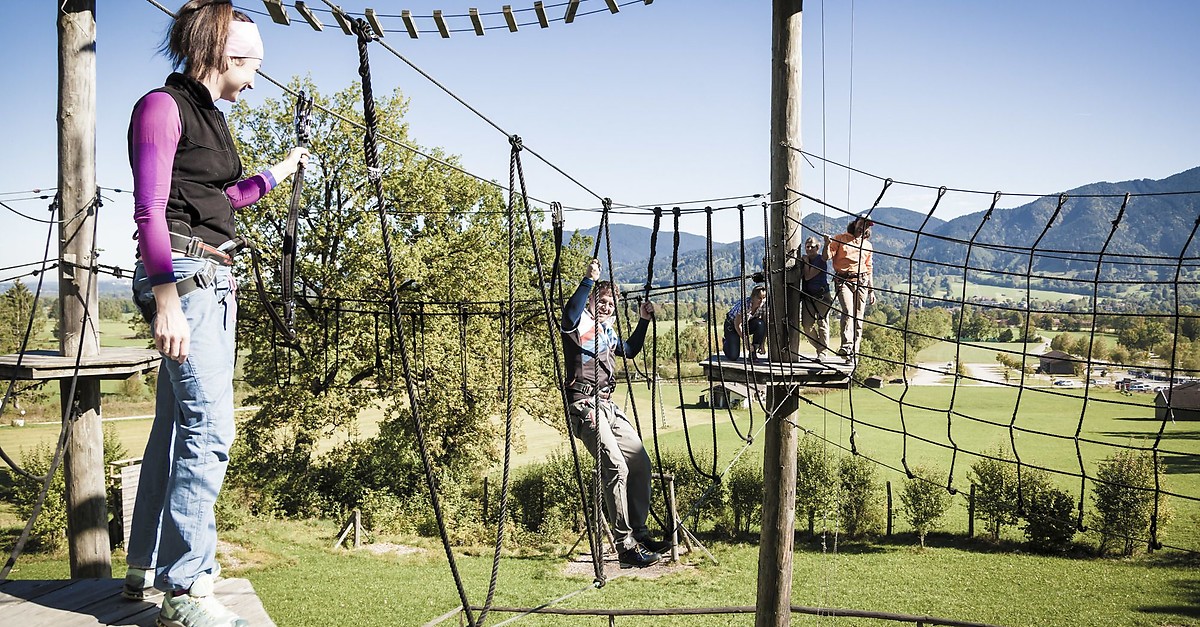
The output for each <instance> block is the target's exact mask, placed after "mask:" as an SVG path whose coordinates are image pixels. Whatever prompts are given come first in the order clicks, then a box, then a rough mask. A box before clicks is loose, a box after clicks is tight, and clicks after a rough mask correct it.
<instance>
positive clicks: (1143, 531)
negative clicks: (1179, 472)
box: [1092, 449, 1167, 556]
mask: <svg viewBox="0 0 1200 627" xmlns="http://www.w3.org/2000/svg"><path fill="white" fill-rule="evenodd" d="M1155 473H1157V474H1158V479H1157V485H1158V486H1159V489H1160V490H1161V489H1163V488H1164V480H1165V477H1164V474H1165V471H1164V469H1163V464H1162V462H1161V461H1160V462H1159V463H1158V464H1157V468H1156V467H1155V461H1154V458H1153V457H1152V456H1151V455H1150V454H1149V453H1147V452H1145V451H1132V450H1124V449H1123V450H1119V451H1117V452H1115V453H1113V454H1112V455H1109V456H1108V457H1107V458H1105V460H1104V461H1102V462H1100V467H1099V468H1098V469H1097V470H1096V489H1095V490H1094V491H1093V492H1092V501H1093V504H1094V506H1095V511H1094V513H1093V515H1092V524H1093V525H1094V526H1095V528H1096V530H1097V531H1099V532H1100V547H1099V552H1100V554H1101V555H1105V554H1106V553H1108V552H1109V551H1110V550H1111V549H1112V548H1114V547H1117V546H1119V547H1121V555H1125V556H1130V555H1133V553H1134V550H1135V548H1136V546H1137V541H1138V539H1144V538H1146V537H1147V535H1148V532H1149V529H1150V517H1151V515H1153V514H1154V509H1155V483H1156V481H1155ZM1165 500H1166V496H1164V495H1162V494H1159V495H1158V509H1159V519H1158V528H1159V530H1161V529H1162V527H1163V526H1164V525H1165V523H1166V518H1167V517H1166V516H1165V513H1166V503H1165V502H1164V501H1165Z"/></svg>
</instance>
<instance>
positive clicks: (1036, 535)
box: [1024, 485, 1075, 553]
mask: <svg viewBox="0 0 1200 627" xmlns="http://www.w3.org/2000/svg"><path fill="white" fill-rule="evenodd" d="M1074 511H1075V499H1074V498H1073V497H1072V496H1071V495H1070V494H1068V493H1067V492H1066V491H1064V490H1062V489H1059V488H1056V487H1053V486H1049V485H1046V486H1042V487H1040V488H1038V489H1036V490H1032V491H1031V494H1030V496H1029V500H1028V502H1027V503H1026V504H1025V525H1024V528H1025V538H1026V539H1028V540H1029V546H1030V547H1031V548H1032V549H1034V550H1035V551H1041V552H1046V553H1061V552H1063V551H1066V550H1067V549H1068V548H1069V547H1070V545H1071V539H1072V538H1074V537H1075V520H1074V517H1073V515H1072V514H1073V513H1074Z"/></svg>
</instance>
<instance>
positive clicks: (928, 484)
mask: <svg viewBox="0 0 1200 627" xmlns="http://www.w3.org/2000/svg"><path fill="white" fill-rule="evenodd" d="M912 470H913V478H911V479H907V480H905V482H904V489H903V490H901V492H900V504H901V506H902V507H903V508H904V519H905V520H907V521H908V524H910V525H912V528H913V531H916V532H917V537H918V538H919V539H920V540H921V548H925V536H926V535H928V534H929V532H930V531H931V530H933V529H936V528H937V527H938V526H939V525H940V522H941V519H942V516H944V515H945V514H946V510H947V509H949V508H950V493H949V492H948V491H947V490H946V488H945V486H943V485H941V483H940V482H939V477H938V474H939V473H938V472H937V471H935V470H932V469H929V468H924V467H921V466H917V467H915V468H913V469H912Z"/></svg>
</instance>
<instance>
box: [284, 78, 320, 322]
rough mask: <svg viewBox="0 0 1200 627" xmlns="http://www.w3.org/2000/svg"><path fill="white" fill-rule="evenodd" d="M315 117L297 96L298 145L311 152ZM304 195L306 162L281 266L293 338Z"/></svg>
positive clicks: (299, 171)
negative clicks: (299, 225) (312, 116)
mask: <svg viewBox="0 0 1200 627" xmlns="http://www.w3.org/2000/svg"><path fill="white" fill-rule="evenodd" d="M311 115H312V97H311V96H309V95H308V94H306V93H304V91H299V92H297V93H296V109H295V112H294V115H293V118H294V122H295V125H296V145H297V146H299V147H301V148H308V141H309V135H310V131H311V130H312V124H311ZM303 191H304V162H303V161H301V162H300V165H299V166H297V167H296V173H295V174H293V175H292V198H291V201H290V202H289V203H288V212H287V222H286V223H285V225H284V231H283V254H282V257H281V258H280V264H279V283H280V288H281V289H282V290H283V322H284V324H285V325H286V327H287V331H288V333H289V334H291V335H292V336H293V337H294V336H295V334H296V331H295V326H296V294H295V283H294V276H295V273H296V248H297V239H296V226H297V222H298V221H299V214H300V195H301V192H303Z"/></svg>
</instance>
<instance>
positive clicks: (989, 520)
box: [967, 446, 1018, 540]
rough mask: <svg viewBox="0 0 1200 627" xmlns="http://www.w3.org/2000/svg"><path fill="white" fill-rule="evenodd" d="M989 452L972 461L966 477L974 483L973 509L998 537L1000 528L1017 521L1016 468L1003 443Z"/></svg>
mask: <svg viewBox="0 0 1200 627" xmlns="http://www.w3.org/2000/svg"><path fill="white" fill-rule="evenodd" d="M989 454H990V455H991V457H982V458H980V459H979V461H976V462H975V463H974V464H972V465H971V470H970V471H969V472H968V473H967V478H968V479H969V480H970V481H971V483H973V484H975V512H976V513H977V514H978V515H979V517H980V518H981V519H983V521H984V522H985V523H986V527H987V530H988V534H989V535H990V536H991V538H992V540H999V539H1000V528H1001V527H1002V526H1003V525H1012V524H1016V522H1017V497H1018V494H1017V469H1016V466H1015V465H1014V464H1013V462H1012V461H1011V459H1010V458H1009V456H1008V451H1007V450H1006V449H1005V448H1004V447H1002V446H1001V447H997V448H996V449H995V450H994V451H992V452H991V453H989Z"/></svg>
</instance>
